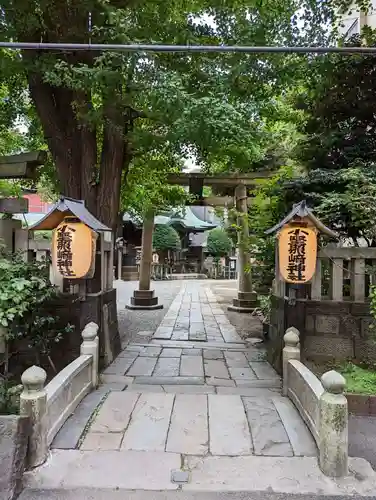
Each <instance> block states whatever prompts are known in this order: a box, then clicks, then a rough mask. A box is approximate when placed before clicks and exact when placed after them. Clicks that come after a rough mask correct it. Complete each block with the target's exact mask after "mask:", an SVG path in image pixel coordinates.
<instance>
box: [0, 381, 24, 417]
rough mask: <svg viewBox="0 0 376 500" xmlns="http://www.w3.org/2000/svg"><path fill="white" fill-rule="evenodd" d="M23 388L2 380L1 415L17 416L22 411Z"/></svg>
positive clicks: (0, 393) (0, 394) (0, 389)
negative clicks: (21, 397) (21, 396)
mask: <svg viewBox="0 0 376 500" xmlns="http://www.w3.org/2000/svg"><path fill="white" fill-rule="evenodd" d="M22 389H23V386H22V385H20V384H18V385H15V384H14V383H10V382H9V381H8V380H0V415H17V414H18V413H19V410H20V402H19V399H20V394H21V392H22Z"/></svg>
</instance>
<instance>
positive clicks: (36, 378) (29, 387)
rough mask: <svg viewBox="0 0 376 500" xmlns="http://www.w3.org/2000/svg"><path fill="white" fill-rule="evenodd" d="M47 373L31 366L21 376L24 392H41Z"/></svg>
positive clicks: (38, 367)
mask: <svg viewBox="0 0 376 500" xmlns="http://www.w3.org/2000/svg"><path fill="white" fill-rule="evenodd" d="M46 379H47V373H46V372H45V370H43V368H41V367H40V366H35V365H34V366H31V367H30V368H28V369H27V370H25V371H24V372H23V374H22V375H21V382H22V385H23V386H24V390H25V391H26V392H38V391H41V390H42V389H43V387H44V384H45V383H46Z"/></svg>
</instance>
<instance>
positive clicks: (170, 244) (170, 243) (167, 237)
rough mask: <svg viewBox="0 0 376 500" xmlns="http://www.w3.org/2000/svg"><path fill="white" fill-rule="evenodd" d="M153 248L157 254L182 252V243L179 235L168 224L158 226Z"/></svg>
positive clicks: (154, 234) (155, 229)
mask: <svg viewBox="0 0 376 500" xmlns="http://www.w3.org/2000/svg"><path fill="white" fill-rule="evenodd" d="M153 248H154V249H155V250H156V251H157V252H163V251H165V250H180V249H181V242H180V238H179V233H178V232H177V231H176V230H175V229H174V228H173V227H171V226H168V225H167V224H158V225H156V226H155V228H154V233H153Z"/></svg>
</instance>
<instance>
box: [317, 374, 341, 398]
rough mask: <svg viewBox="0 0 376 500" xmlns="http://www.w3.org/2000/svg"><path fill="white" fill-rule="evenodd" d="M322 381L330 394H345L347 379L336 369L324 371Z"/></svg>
mask: <svg viewBox="0 0 376 500" xmlns="http://www.w3.org/2000/svg"><path fill="white" fill-rule="evenodd" d="M321 383H322V385H323V387H324V389H325V390H326V392H329V393H330V394H343V393H344V392H345V388H346V379H345V377H343V376H342V375H341V374H340V373H338V372H336V371H335V370H330V371H329V372H326V373H324V375H323V376H322V377H321Z"/></svg>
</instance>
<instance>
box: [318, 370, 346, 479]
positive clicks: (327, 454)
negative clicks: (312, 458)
mask: <svg viewBox="0 0 376 500" xmlns="http://www.w3.org/2000/svg"><path fill="white" fill-rule="evenodd" d="M321 383H322V385H323V387H324V389H325V391H324V392H323V393H322V395H321V398H320V402H319V409H320V420H319V454H320V456H319V464H320V469H321V470H322V472H323V473H324V474H325V475H327V476H330V477H344V476H346V475H347V474H348V410H347V399H346V396H345V395H344V390H345V386H346V380H345V379H344V377H343V376H342V375H341V374H340V373H338V372H336V371H334V370H331V371H329V372H326V373H324V375H323V376H322V377H321Z"/></svg>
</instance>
